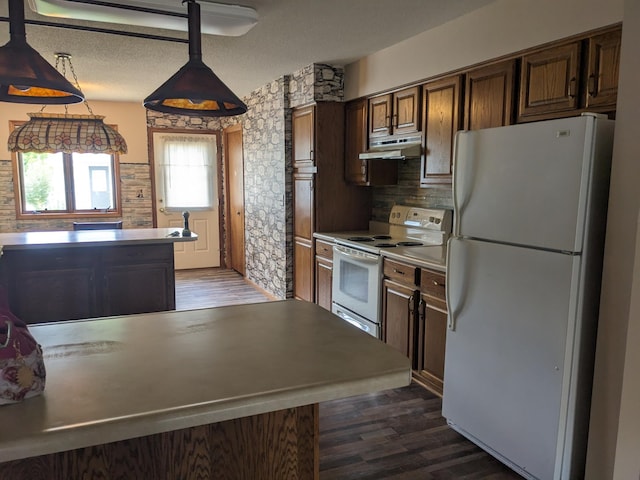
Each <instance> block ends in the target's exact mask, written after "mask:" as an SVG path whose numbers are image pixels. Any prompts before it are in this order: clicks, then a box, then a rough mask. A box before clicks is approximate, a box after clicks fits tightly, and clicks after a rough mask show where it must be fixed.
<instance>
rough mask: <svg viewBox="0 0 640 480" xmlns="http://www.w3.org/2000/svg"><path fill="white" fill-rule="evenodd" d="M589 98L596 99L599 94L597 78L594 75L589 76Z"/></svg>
mask: <svg viewBox="0 0 640 480" xmlns="http://www.w3.org/2000/svg"><path fill="white" fill-rule="evenodd" d="M588 91H589V96H590V97H595V96H596V95H597V94H598V93H597V92H596V76H595V75H594V74H593V73H592V74H591V75H589V87H588Z"/></svg>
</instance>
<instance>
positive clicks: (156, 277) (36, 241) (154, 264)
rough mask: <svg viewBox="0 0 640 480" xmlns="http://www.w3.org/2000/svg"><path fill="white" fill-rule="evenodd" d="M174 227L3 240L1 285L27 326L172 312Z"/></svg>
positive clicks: (13, 235) (181, 239)
mask: <svg viewBox="0 0 640 480" xmlns="http://www.w3.org/2000/svg"><path fill="white" fill-rule="evenodd" d="M181 231H182V230H181V229H178V228H142V229H125V230H118V229H112V230H78V231H54V232H22V233H3V234H0V248H2V252H3V254H2V257H0V284H2V285H4V286H5V288H6V290H7V292H8V295H9V305H10V307H11V310H12V311H13V312H14V313H15V314H16V315H17V316H18V317H20V318H21V319H22V320H24V321H25V322H27V323H41V322H50V321H58V320H74V319H79V318H94V317H101V316H109V315H124V314H131V313H145V312H156V311H162V310H173V309H175V273H174V259H173V244H174V243H175V242H185V241H195V240H197V238H198V237H197V235H196V234H192V235H191V236H189V237H183V236H181Z"/></svg>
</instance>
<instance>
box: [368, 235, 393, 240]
mask: <svg viewBox="0 0 640 480" xmlns="http://www.w3.org/2000/svg"><path fill="white" fill-rule="evenodd" d="M371 238H373V239H374V240H391V235H374V236H373V237H371Z"/></svg>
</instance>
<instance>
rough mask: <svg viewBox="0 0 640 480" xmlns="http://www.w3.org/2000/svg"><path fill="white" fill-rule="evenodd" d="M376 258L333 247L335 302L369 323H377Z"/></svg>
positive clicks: (379, 267)
mask: <svg viewBox="0 0 640 480" xmlns="http://www.w3.org/2000/svg"><path fill="white" fill-rule="evenodd" d="M381 273H382V261H381V257H380V255H373V254H370V253H366V252H362V251H360V250H355V249H353V248H349V247H345V246H343V245H334V247H333V284H332V289H331V296H332V299H333V301H334V302H335V303H337V304H338V305H340V306H341V307H343V308H346V309H347V310H350V311H351V312H353V313H355V314H357V315H360V316H361V317H364V318H365V319H367V320H369V321H370V322H373V323H376V324H379V323H380V305H379V304H380V302H379V299H380V279H381Z"/></svg>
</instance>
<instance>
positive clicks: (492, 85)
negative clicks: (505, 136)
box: [464, 59, 516, 130]
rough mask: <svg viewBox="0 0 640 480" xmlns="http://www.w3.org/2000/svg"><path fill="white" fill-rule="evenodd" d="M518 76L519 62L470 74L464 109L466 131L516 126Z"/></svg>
mask: <svg viewBox="0 0 640 480" xmlns="http://www.w3.org/2000/svg"><path fill="white" fill-rule="evenodd" d="M515 72H516V61H515V59H511V60H506V61H503V62H500V63H494V64H491V65H487V66H485V67H480V68H476V69H473V70H470V71H469V72H467V74H466V85H465V106H464V128H465V129H466V130H478V129H480V128H490V127H502V126H505V125H511V124H512V123H513V105H514V102H513V99H514V90H515Z"/></svg>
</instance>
